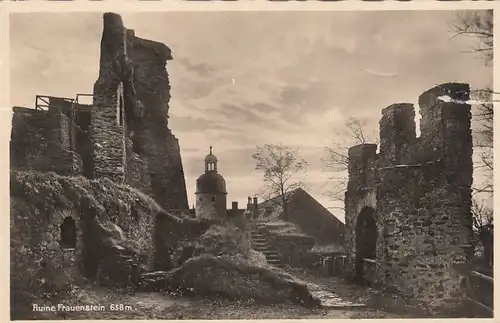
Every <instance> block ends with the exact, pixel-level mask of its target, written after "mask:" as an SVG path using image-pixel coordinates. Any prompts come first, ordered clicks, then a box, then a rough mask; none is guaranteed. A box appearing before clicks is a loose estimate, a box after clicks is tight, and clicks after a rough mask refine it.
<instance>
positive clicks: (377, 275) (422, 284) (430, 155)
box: [345, 84, 472, 310]
mask: <svg viewBox="0 0 500 323" xmlns="http://www.w3.org/2000/svg"><path fill="white" fill-rule="evenodd" d="M442 95H449V96H450V97H452V98H455V99H457V100H462V101H466V100H467V99H468V95H469V87H468V85H466V84H443V85H440V86H437V87H435V88H432V89H430V90H428V91H426V92H425V93H423V94H422V95H421V96H420V98H419V106H420V112H421V115H422V119H421V136H420V138H416V136H415V123H414V116H415V113H414V108H413V106H412V105H410V104H398V105H393V106H390V107H388V108H386V109H384V110H383V111H382V118H381V121H380V142H381V144H380V152H379V153H378V154H377V153H376V149H377V147H376V145H359V146H355V147H352V148H350V149H349V183H348V189H347V192H346V200H345V204H346V227H347V232H346V246H347V250H348V257H347V271H348V273H349V274H350V275H351V276H355V275H356V233H357V232H356V225H357V223H358V216H359V215H360V213H361V211H362V210H363V209H364V208H366V207H370V208H372V209H373V210H375V214H374V218H375V223H376V232H377V238H376V242H374V243H375V244H376V263H375V268H374V273H373V276H372V278H371V279H372V282H373V283H375V284H378V285H380V286H381V287H382V288H383V289H385V290H386V291H388V292H396V293H398V294H399V295H401V296H403V297H405V298H406V299H407V300H409V302H410V303H413V304H416V305H418V304H425V305H426V308H428V309H429V310H432V309H434V308H439V307H442V306H445V305H446V304H451V303H452V302H453V301H457V300H458V295H459V294H460V286H459V283H460V279H459V278H460V274H459V272H458V271H457V270H456V268H458V267H459V266H460V265H461V264H463V263H465V262H466V254H465V252H464V248H463V246H466V245H468V244H470V242H471V240H470V239H471V238H472V231H471V230H470V227H471V213H470V206H471V184H472V135H471V130H470V119H471V113H470V105H467V104H461V103H456V102H443V101H442V100H439V99H438V98H439V97H440V96H442ZM360 245H361V243H360ZM367 267H368V266H367Z"/></svg>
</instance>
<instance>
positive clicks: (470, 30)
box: [451, 10, 493, 64]
mask: <svg viewBox="0 0 500 323" xmlns="http://www.w3.org/2000/svg"><path fill="white" fill-rule="evenodd" d="M451 28H452V32H453V36H452V38H455V37H457V36H468V37H473V38H474V39H475V40H476V41H477V42H476V45H475V46H473V48H472V49H471V50H470V51H469V53H476V54H480V55H481V56H483V57H484V59H485V60H486V64H491V63H492V62H493V10H485V11H464V12H459V13H458V14H457V17H456V18H455V20H454V21H453V22H452V23H451Z"/></svg>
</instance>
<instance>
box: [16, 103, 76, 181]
mask: <svg viewBox="0 0 500 323" xmlns="http://www.w3.org/2000/svg"><path fill="white" fill-rule="evenodd" d="M69 127H70V121H69V120H68V118H67V117H66V116H65V115H64V114H62V113H61V112H59V111H56V110H49V111H41V110H33V109H26V108H14V115H13V118H12V132H11V141H10V151H11V154H10V164H11V167H12V168H19V169H36V170H39V171H45V172H48V171H55V172H57V173H60V174H62V175H76V174H80V173H81V171H82V161H81V158H80V156H79V155H78V154H77V153H76V152H74V151H72V150H71V149H72V147H71V144H70V135H69Z"/></svg>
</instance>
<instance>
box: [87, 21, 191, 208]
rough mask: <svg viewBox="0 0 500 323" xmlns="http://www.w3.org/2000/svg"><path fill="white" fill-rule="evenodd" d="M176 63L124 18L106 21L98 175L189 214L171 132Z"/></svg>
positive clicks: (96, 118) (96, 137)
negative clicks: (171, 67) (171, 65)
mask: <svg viewBox="0 0 500 323" xmlns="http://www.w3.org/2000/svg"><path fill="white" fill-rule="evenodd" d="M170 59H172V56H171V50H170V49H169V48H168V47H167V46H166V45H165V44H162V43H158V42H154V41H150V40H145V39H141V38H138V37H136V36H135V33H134V31H133V30H127V29H126V28H125V27H124V26H123V22H122V19H121V17H120V16H119V15H116V14H112V13H106V14H105V15H104V25H103V37H102V41H101V61H100V71H99V79H98V80H97V82H96V84H95V87H94V109H93V110H92V126H91V133H92V140H93V145H94V157H93V161H94V173H95V176H98V177H99V176H108V177H110V178H113V179H116V180H119V181H123V180H125V181H126V182H127V183H129V184H131V185H134V186H135V187H137V188H139V189H141V190H144V193H146V194H150V195H151V196H152V197H154V199H155V200H156V201H157V202H158V203H159V204H160V205H161V206H162V207H163V208H165V209H188V202H187V191H186V184H185V179H184V171H183V168H182V160H181V156H180V148H179V142H178V139H177V138H176V137H175V136H174V135H173V134H172V133H171V131H170V129H169V128H168V109H169V106H168V102H169V100H170V83H169V77H168V73H167V70H166V62H167V60H170ZM141 163H142V164H143V165H139V164H141Z"/></svg>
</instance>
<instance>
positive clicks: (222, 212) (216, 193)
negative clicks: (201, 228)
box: [196, 146, 227, 219]
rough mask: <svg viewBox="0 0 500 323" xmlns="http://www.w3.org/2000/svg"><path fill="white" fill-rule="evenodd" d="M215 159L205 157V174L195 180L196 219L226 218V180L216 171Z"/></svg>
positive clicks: (210, 155)
mask: <svg viewBox="0 0 500 323" xmlns="http://www.w3.org/2000/svg"><path fill="white" fill-rule="evenodd" d="M217 163H218V160H217V157H215V155H214V154H212V146H210V153H209V154H208V155H207V156H206V157H205V173H204V174H202V175H201V176H200V177H198V179H197V180H196V217H197V218H204V219H207V218H218V219H226V217H227V208H226V206H227V190H226V180H225V179H224V177H222V176H221V175H220V174H219V173H218V171H217Z"/></svg>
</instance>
